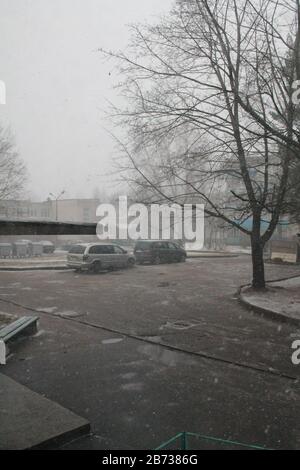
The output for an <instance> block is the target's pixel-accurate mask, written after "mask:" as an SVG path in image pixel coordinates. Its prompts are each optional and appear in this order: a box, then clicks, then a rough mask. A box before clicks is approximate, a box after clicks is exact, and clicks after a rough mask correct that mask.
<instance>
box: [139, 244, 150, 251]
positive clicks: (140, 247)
mask: <svg viewBox="0 0 300 470" xmlns="http://www.w3.org/2000/svg"><path fill="white" fill-rule="evenodd" d="M151 247H152V243H149V242H138V243H137V244H136V245H135V248H136V249H137V250H141V251H146V250H150V249H151Z"/></svg>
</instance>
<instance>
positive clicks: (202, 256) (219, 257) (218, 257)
mask: <svg viewBox="0 0 300 470" xmlns="http://www.w3.org/2000/svg"><path fill="white" fill-rule="evenodd" d="M239 256H240V254H229V255H225V254H224V255H205V254H204V253H203V254H201V253H199V254H195V255H192V256H190V255H189V254H187V259H195V258H204V259H224V258H238V257H239Z"/></svg>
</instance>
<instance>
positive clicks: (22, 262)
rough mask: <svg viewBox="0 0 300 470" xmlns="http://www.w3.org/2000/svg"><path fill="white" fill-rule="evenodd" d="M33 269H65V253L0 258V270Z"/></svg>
mask: <svg viewBox="0 0 300 470" xmlns="http://www.w3.org/2000/svg"><path fill="white" fill-rule="evenodd" d="M35 269H36V270H40V269H56V270H60V269H67V264H66V254H62V253H59V254H53V255H44V256H40V257H35V258H9V259H0V271H30V270H35Z"/></svg>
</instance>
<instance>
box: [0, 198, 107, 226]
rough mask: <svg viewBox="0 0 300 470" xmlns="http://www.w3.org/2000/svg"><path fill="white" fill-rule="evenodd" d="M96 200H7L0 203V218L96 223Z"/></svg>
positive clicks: (97, 202) (97, 203)
mask: <svg viewBox="0 0 300 470" xmlns="http://www.w3.org/2000/svg"><path fill="white" fill-rule="evenodd" d="M99 203H100V202H99V200H98V199H60V200H58V201H55V200H51V199H47V200H46V201H43V202H32V201H30V200H27V201H26V200H23V201H17V200H7V201H1V202H0V218H2V219H3V218H5V219H30V220H32V219H35V220H49V221H50V220H52V221H53V220H58V221H59V222H86V223H89V222H96V221H97V220H96V210H97V207H98V205H99Z"/></svg>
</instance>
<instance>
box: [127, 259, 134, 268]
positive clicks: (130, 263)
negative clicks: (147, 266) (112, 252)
mask: <svg viewBox="0 0 300 470" xmlns="http://www.w3.org/2000/svg"><path fill="white" fill-rule="evenodd" d="M134 265H135V260H134V259H133V258H129V260H128V261H127V268H133V267H134Z"/></svg>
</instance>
